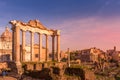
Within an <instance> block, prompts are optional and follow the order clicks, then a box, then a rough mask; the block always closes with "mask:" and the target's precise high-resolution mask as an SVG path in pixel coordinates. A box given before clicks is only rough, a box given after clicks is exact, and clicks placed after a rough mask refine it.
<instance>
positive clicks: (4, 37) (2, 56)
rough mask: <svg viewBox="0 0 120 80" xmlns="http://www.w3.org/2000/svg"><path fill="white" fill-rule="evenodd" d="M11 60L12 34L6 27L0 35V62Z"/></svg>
mask: <svg viewBox="0 0 120 80" xmlns="http://www.w3.org/2000/svg"><path fill="white" fill-rule="evenodd" d="M10 60H12V33H11V32H10V29H9V28H8V27H6V28H5V31H4V32H3V33H2V34H1V35H0V61H10Z"/></svg>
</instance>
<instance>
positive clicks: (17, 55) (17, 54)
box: [14, 26, 20, 62]
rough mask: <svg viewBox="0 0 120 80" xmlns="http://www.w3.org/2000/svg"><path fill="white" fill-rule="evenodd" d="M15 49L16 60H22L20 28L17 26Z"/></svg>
mask: <svg viewBox="0 0 120 80" xmlns="http://www.w3.org/2000/svg"><path fill="white" fill-rule="evenodd" d="M14 39H15V51H16V55H15V57H16V62H20V28H19V27H18V26H16V27H15V37H14Z"/></svg>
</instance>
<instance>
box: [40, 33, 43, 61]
mask: <svg viewBox="0 0 120 80" xmlns="http://www.w3.org/2000/svg"><path fill="white" fill-rule="evenodd" d="M42 57H43V56H42V34H41V33H39V61H40V62H41V61H42Z"/></svg>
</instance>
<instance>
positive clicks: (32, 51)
mask: <svg viewBox="0 0 120 80" xmlns="http://www.w3.org/2000/svg"><path fill="white" fill-rule="evenodd" d="M31 61H34V33H33V32H31Z"/></svg>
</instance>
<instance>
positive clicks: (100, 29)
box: [58, 16, 120, 49]
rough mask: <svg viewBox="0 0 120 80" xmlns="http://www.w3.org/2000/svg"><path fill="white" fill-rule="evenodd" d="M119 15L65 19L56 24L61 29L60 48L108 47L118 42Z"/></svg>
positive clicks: (117, 44)
mask: <svg viewBox="0 0 120 80" xmlns="http://www.w3.org/2000/svg"><path fill="white" fill-rule="evenodd" d="M119 21H120V18H119V17H109V18H106V19H105V18H101V17H97V16H94V17H88V18H82V19H71V20H66V21H64V22H63V23H60V24H58V25H59V26H60V27H59V29H60V30H61V48H62V49H67V48H68V47H69V48H71V49H83V48H89V47H93V46H96V47H99V48H101V49H109V48H112V47H113V46H114V45H116V46H118V47H120V46H119V44H120V42H119V40H120V35H119V34H120V31H119V30H120V23H119Z"/></svg>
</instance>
